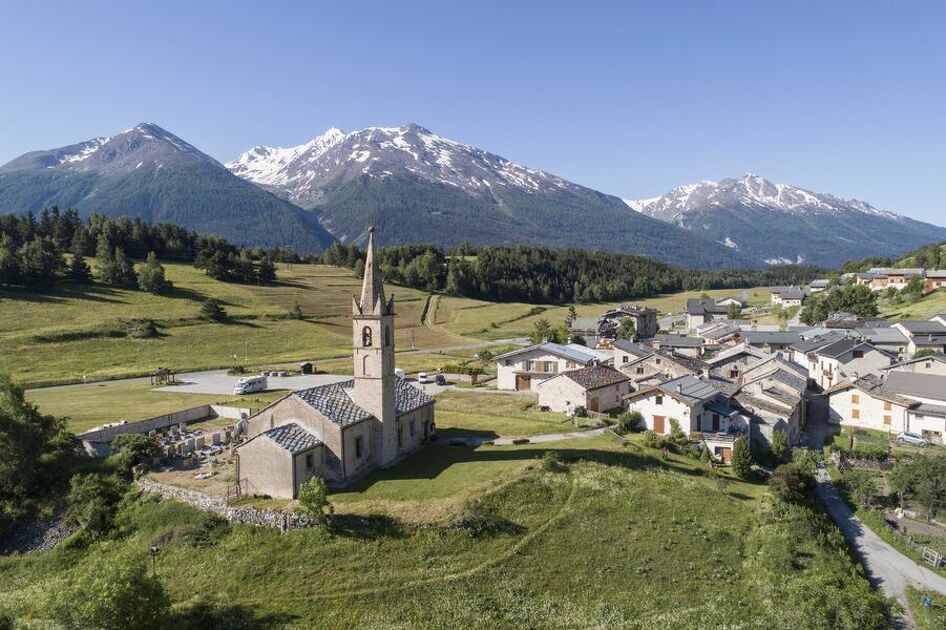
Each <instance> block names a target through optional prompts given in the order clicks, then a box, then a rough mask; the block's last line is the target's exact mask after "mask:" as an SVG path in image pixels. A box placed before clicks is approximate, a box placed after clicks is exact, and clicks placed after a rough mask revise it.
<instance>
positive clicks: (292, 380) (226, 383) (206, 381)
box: [155, 370, 351, 396]
mask: <svg viewBox="0 0 946 630" xmlns="http://www.w3.org/2000/svg"><path fill="white" fill-rule="evenodd" d="M244 376H253V375H251V374H246V375H243V376H232V375H230V374H227V371H226V370H213V371H210V372H190V373H185V374H178V375H177V382H178V384H177V385H174V386H172V387H160V388H157V389H156V390H155V391H159V392H176V393H178V394H182V393H183V394H224V395H228V396H232V395H233V386H234V385H236V384H237V383H238V382H239V381H240V379H241V378H243V377H244ZM349 378H351V377H350V376H343V375H339V374H302V375H298V376H269V377H267V388H266V389H267V390H274V389H288V390H297V389H308V388H309V387H316V386H318V385H327V384H329V383H338V382H339V381H344V380H347V379H349Z"/></svg>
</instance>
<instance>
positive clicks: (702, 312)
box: [685, 298, 729, 333]
mask: <svg viewBox="0 0 946 630" xmlns="http://www.w3.org/2000/svg"><path fill="white" fill-rule="evenodd" d="M685 312H686V327H687V332H688V333H693V332H694V331H696V328H697V326H701V325H703V324H705V323H706V322H711V321H713V320H715V319H725V318H726V315H727V313H728V312H729V307H728V306H724V305H722V304H719V303H717V302H716V300H714V299H713V298H689V299H688V300H687V301H686V309H685Z"/></svg>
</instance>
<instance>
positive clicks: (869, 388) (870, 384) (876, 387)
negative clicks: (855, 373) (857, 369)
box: [826, 374, 916, 407]
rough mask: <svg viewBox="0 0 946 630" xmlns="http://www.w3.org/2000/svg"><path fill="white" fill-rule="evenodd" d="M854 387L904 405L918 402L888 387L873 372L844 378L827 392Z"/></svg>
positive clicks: (829, 393) (881, 398)
mask: <svg viewBox="0 0 946 630" xmlns="http://www.w3.org/2000/svg"><path fill="white" fill-rule="evenodd" d="M852 388H855V389H859V390H860V391H862V392H864V393H865V394H869V395H871V396H873V397H874V398H879V399H880V400H886V401H888V402H892V403H894V404H897V405H900V406H902V407H910V406H911V405H913V404H915V403H916V401H914V400H912V399H910V398H907V397H905V396H901V395H900V394H898V393H897V392H894V391H891V390H890V389H887V388H886V387H885V385H884V382H883V381H882V380H881V379H880V377H878V376H874V375H873V374H865V375H864V376H862V377H860V378H858V379H846V380H843V381H841V382H840V383H838V384H837V385H835V386H834V387H832V388H831V389H829V390H828V391H827V392H826V393H827V394H828V395H829V396H830V395H831V394H834V393H837V392H843V391H847V390H849V389H852Z"/></svg>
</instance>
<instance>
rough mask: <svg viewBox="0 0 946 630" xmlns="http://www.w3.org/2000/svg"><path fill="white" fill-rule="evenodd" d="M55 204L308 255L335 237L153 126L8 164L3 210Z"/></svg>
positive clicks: (1, 180)
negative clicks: (135, 218)
mask: <svg viewBox="0 0 946 630" xmlns="http://www.w3.org/2000/svg"><path fill="white" fill-rule="evenodd" d="M53 204H58V205H59V206H60V207H63V208H66V207H74V208H78V209H79V210H80V211H81V212H82V213H83V214H88V213H90V212H99V213H102V214H106V215H109V216H118V215H127V216H139V217H142V218H144V219H146V220H148V221H151V222H155V223H159V222H162V221H167V222H172V223H177V224H179V225H182V226H184V227H187V228H190V229H194V230H197V231H199V232H202V233H206V234H219V235H221V236H224V237H226V238H228V239H230V240H231V241H233V242H235V243H240V244H250V245H261V246H266V247H271V246H290V247H293V248H295V249H297V250H299V251H301V252H318V251H321V250H322V248H323V247H325V246H327V245H328V244H330V243H331V242H332V240H333V239H332V236H331V235H330V234H329V233H328V232H327V231H326V230H325V229H324V228H322V226H321V225H320V224H319V222H318V220H317V217H315V216H313V215H312V214H311V213H308V212H305V211H303V210H302V209H300V208H298V207H296V206H295V205H293V204H291V203H289V202H287V201H285V200H283V199H280V198H278V197H276V196H275V195H273V194H271V193H269V192H266V191H264V190H262V189H260V188H259V187H258V186H255V185H253V184H250V183H248V182H247V181H245V180H243V179H241V178H239V177H235V176H234V175H232V174H231V173H230V172H229V171H228V170H227V169H226V168H224V167H223V165H222V164H220V163H219V162H217V161H216V160H214V159H213V158H211V157H210V156H208V155H206V154H204V153H202V152H201V151H200V150H198V149H197V148H195V147H194V146H192V145H190V144H188V143H187V142H185V141H184V140H182V139H180V138H178V137H177V136H175V135H174V134H172V133H170V132H168V131H166V130H164V129H162V128H161V127H159V126H158V125H155V124H152V123H142V124H140V125H137V126H135V127H132V128H131V129H127V130H125V131H123V132H121V133H119V134H117V135H115V136H112V137H106V138H95V139H93V140H88V141H86V142H81V143H79V144H74V145H70V146H66V147H62V148H58V149H51V150H46V151H33V152H30V153H27V154H25V155H22V156H20V157H18V158H16V159H14V160H13V161H11V162H8V163H7V164H5V165H3V166H0V211H2V212H26V211H28V210H34V211H35V210H39V209H40V208H43V207H47V206H51V205H53Z"/></svg>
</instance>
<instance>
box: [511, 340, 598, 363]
mask: <svg viewBox="0 0 946 630" xmlns="http://www.w3.org/2000/svg"><path fill="white" fill-rule="evenodd" d="M576 348H582V349H581V350H577V349H576ZM533 350H542V351H544V352H548V353H549V354H554V355H555V356H557V357H561V358H563V359H568V360H569V361H576V362H578V363H583V364H588V363H591V362H592V361H595V360H597V357H596V356H595V355H594V354H592V353H591V351H590V350H588V348H585V347H584V346H578V345H577V344H576V345H574V346H563V345H562V344H560V343H552V342H551V341H546V342H545V343H540V344H536V345H534V346H529V347H527V348H518V349H516V350H512V351H511V352H507V353H505V354H501V355H499V356H498V357H495V360H496V361H499V360H500V359H508V358H510V357H514V356H516V355H520V354H523V353H526V352H532V351H533Z"/></svg>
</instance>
